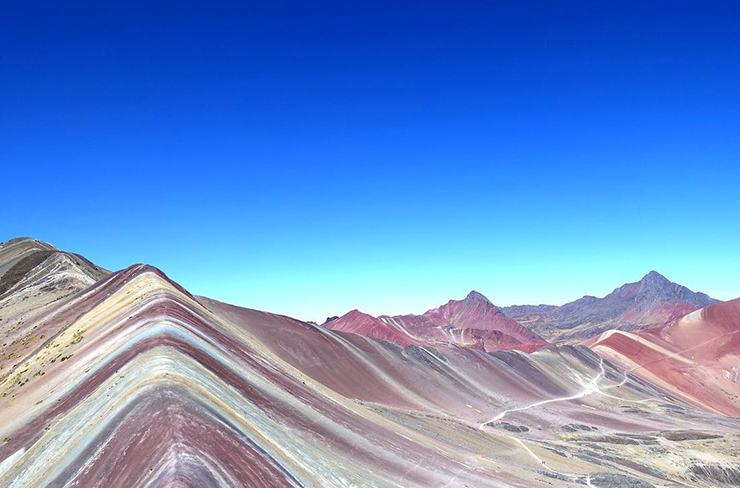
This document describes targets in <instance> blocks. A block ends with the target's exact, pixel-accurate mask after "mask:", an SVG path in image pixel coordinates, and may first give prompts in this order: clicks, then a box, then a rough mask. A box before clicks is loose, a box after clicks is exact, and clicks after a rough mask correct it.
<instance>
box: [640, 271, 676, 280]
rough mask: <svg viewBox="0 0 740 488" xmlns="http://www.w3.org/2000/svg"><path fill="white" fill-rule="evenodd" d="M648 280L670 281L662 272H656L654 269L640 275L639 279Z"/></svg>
mask: <svg viewBox="0 0 740 488" xmlns="http://www.w3.org/2000/svg"><path fill="white" fill-rule="evenodd" d="M648 280H659V281H667V282H669V283H670V280H669V279H668V278H666V277H665V276H663V275H662V274H660V273H658V272H657V271H655V270H652V271H650V272H649V273H648V274H646V275H645V276H643V277H642V279H641V280H640V281H648Z"/></svg>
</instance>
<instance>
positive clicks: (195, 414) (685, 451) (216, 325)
mask: <svg viewBox="0 0 740 488" xmlns="http://www.w3.org/2000/svg"><path fill="white" fill-rule="evenodd" d="M24 246H25V247H24V249H26V250H19V249H20V248H15V250H14V251H12V252H10V251H9V248H10V246H5V245H3V246H2V247H0V255H2V256H5V257H4V258H3V259H5V260H6V261H12V260H15V263H18V262H20V261H21V260H23V259H24V256H26V255H30V254H31V253H33V252H39V251H53V252H54V253H59V254H54V255H49V256H48V257H47V258H46V259H44V260H41V261H40V262H39V263H38V264H36V265H35V266H32V265H33V262H27V263H26V264H24V266H25V268H23V269H25V270H26V271H25V273H24V274H23V276H22V277H21V278H20V279H19V280H16V284H15V285H14V286H12V287H10V288H9V289H8V291H7V292H6V293H5V294H4V295H3V296H2V299H3V300H5V302H4V303H5V304H6V305H7V306H8V307H10V306H12V308H13V310H14V311H15V312H14V313H16V314H20V315H22V316H24V317H26V319H25V320H24V321H23V323H21V324H18V323H17V322H16V321H12V322H11V321H7V320H2V321H0V337H2V340H1V341H0V366H2V369H1V370H0V439H3V442H2V443H0V486H3V487H6V486H8V487H23V488H25V487H41V486H86V487H87V486H91V487H108V486H178V487H191V486H192V487H196V486H197V487H201V486H337V487H344V486H353V485H354V486H378V487H386V486H387V487H399V486H403V487H430V486H460V487H462V486H475V487H489V486H490V487H500V486H520V487H540V486H542V487H545V486H553V485H556V486H564V487H574V488H575V487H582V486H653V485H666V486H683V485H686V484H687V483H688V484H690V485H696V486H732V485H733V483H734V480H736V479H737V477H738V476H740V468H738V463H737V453H738V452H740V440H739V439H738V437H737V435H735V434H736V433H737V432H738V431H740V421H739V420H738V419H735V418H731V417H726V416H724V415H719V414H718V413H716V412H717V411H719V410H720V409H718V408H716V404H714V403H712V404H711V405H710V404H709V403H708V402H706V403H700V402H699V401H697V399H698V398H700V397H699V396H696V390H694V392H693V396H691V397H689V396H686V395H684V394H683V393H681V392H682V390H681V389H680V388H678V389H675V390H674V389H671V388H669V387H668V386H666V385H664V384H662V383H660V381H659V380H660V378H657V379H655V378H654V379H652V380H650V379H649V378H650V377H649V375H648V374H647V373H645V372H646V371H650V372H652V374H655V371H656V370H654V369H653V366H652V364H653V363H651V361H654V360H655V358H654V357H653V356H646V357H644V358H643V357H641V356H639V355H635V354H634V353H633V351H632V350H629V351H625V350H624V349H623V348H622V349H619V348H617V347H616V346H615V347H614V348H612V347H611V346H610V345H609V344H608V343H606V342H605V341H606V340H607V339H608V338H602V339H603V340H602V341H601V344H599V345H598V347H596V349H597V351H599V354H603V355H604V356H605V357H606V356H607V355H608V354H612V352H611V351H618V352H617V353H614V359H615V361H620V362H623V361H625V359H624V358H627V357H629V358H630V359H629V361H632V362H633V363H634V364H635V366H634V367H633V366H632V365H630V368H631V370H630V371H633V374H628V373H625V371H623V370H620V369H618V368H616V367H615V366H614V364H612V363H611V362H609V361H605V360H603V359H602V358H600V357H599V356H598V355H597V354H595V353H594V352H593V351H592V350H590V349H588V348H586V347H584V346H546V347H542V348H539V349H538V350H537V351H536V352H534V353H531V354H527V353H523V352H520V351H516V350H512V351H496V352H485V351H483V350H481V349H474V348H471V347H457V346H454V345H453V346H449V343H446V344H442V345H441V346H442V347H439V348H434V347H430V346H428V345H417V344H409V345H407V346H406V347H402V346H400V345H399V344H396V343H395V342H393V341H389V340H377V339H373V338H370V337H366V336H363V335H359V334H355V333H346V332H335V331H333V330H329V329H328V328H324V327H318V326H316V325H313V324H309V323H305V322H301V321H298V320H294V319H291V318H289V317H285V316H281V315H276V314H272V313H268V312H261V311H257V310H250V309H246V308H241V307H236V306H233V305H227V304H224V303H221V302H218V301H215V300H212V299H208V298H205V297H196V296H193V295H191V294H190V293H188V292H187V291H186V290H185V289H183V288H182V287H181V286H179V285H178V284H176V283H174V282H172V281H171V280H169V279H168V278H167V276H166V275H165V274H164V273H162V272H161V271H160V270H158V269H156V268H153V267H151V266H146V265H133V266H131V267H129V268H127V269H124V270H121V271H117V272H115V273H111V274H107V273H104V272H103V271H98V270H99V268H97V267H93V268H92V269H90V268H88V265H87V264H86V262H85V261H79V262H76V261H75V260H74V256H75V255H68V254H66V253H61V252H58V251H55V250H53V249H37V247H38V245H37V244H35V243H32V242H28V243H26V244H24ZM29 249H34V250H29ZM3 251H5V253H4V254H3ZM10 255H12V256H13V257H11V258H8V257H7V256H10ZM54 256H56V258H57V259H58V260H60V261H55V260H51V261H50V259H51V258H52V257H54ZM62 258H64V259H62ZM68 260H69V261H68ZM1 262H5V261H0V263H1ZM15 263H14V264H15ZM60 263H61V264H60ZM14 264H11V266H6V267H5V269H6V271H5V272H6V273H7V269H10V268H12V267H13V266H14ZM26 268H29V269H26ZM23 269H21V268H17V269H16V274H18V275H20V274H21V271H23ZM95 272H99V273H101V274H103V275H104V276H102V277H101V278H100V279H98V280H97V281H95V282H94V283H92V284H90V285H88V286H85V285H84V283H86V282H87V281H88V280H91V279H93V278H92V274H93V273H95ZM14 280H15V278H14ZM70 280H71V281H70ZM39 283H45V285H42V286H41V287H36V286H37V285H35V284H39ZM59 283H67V284H73V285H74V286H72V285H68V286H66V287H57V286H56V285H55V284H59ZM48 284H53V285H54V288H55V289H54V290H52V289H50V288H49V289H46V290H44V289H43V287H44V286H47V285H48ZM73 288H74V289H73ZM60 290H61V292H60ZM47 294H48V295H47ZM62 295H63V296H62ZM24 297H29V298H27V299H24ZM41 297H46V298H41ZM468 298H469V300H468ZM468 298H466V299H465V300H461V301H452V302H450V303H448V304H446V305H444V306H442V307H440V308H438V309H434V310H432V311H429V312H428V315H427V314H425V316H426V318H425V319H420V321H421V323H428V324H431V325H430V326H432V327H436V326H435V325H434V324H437V323H442V322H444V323H449V325H455V326H459V324H461V323H464V322H465V321H466V320H468V317H471V316H472V317H476V320H478V321H479V323H481V324H483V325H480V326H479V327H481V328H480V329H478V330H481V331H486V330H491V331H498V330H500V328H501V327H502V326H501V324H509V322H507V321H502V319H501V317H500V312H498V313H497V311H496V310H493V309H492V308H491V307H492V305H491V306H489V305H487V304H486V303H484V302H483V301H482V298H481V297H479V296H476V295H473V296H470V297H468ZM486 302H487V300H486ZM489 303H490V302H489ZM722 305H724V304H722ZM714 307H719V306H714ZM493 308H495V307H493ZM3 310H4V309H3ZM705 310H706V314H704V315H702V316H701V317H702V320H699V321H693V322H686V324H685V325H681V327H680V330H679V329H676V330H677V331H678V332H676V331H674V332H672V333H671V334H673V335H671V336H670V337H669V338H667V339H665V341H664V343H663V345H664V346H665V344H667V342H669V341H672V342H674V343H676V344H684V343H686V342H688V343H690V342H692V337H694V338H695V337H696V334H700V335H701V334H702V330H703V329H704V328H707V330H708V331H710V332H711V333H712V334H714V335H711V337H715V336H717V337H720V336H722V335H723V334H724V336H723V337H725V338H726V339H729V337H734V335H728V334H732V331H733V330H737V328H738V325H737V316H736V314H733V313H729V312H726V311H724V309H715V308H713V307H709V308H707V309H705ZM0 313H4V312H3V311H1V310H0ZM353 315H354V317H353V320H355V321H356V322H358V323H359V324H360V325H361V326H362V327H366V328H369V330H375V329H374V328H376V327H377V328H381V327H384V326H385V325H388V324H387V323H386V322H385V321H383V320H380V319H374V321H368V320H367V319H366V318H365V317H363V316H361V315H360V314H359V313H355V314H353ZM395 319H397V320H401V319H400V318H395ZM687 319H688V318H687ZM687 319H684V320H687ZM337 320H338V319H337ZM406 320H410V319H406ZM378 322H379V323H378ZM681 323H682V324H683V321H682V322H681ZM486 327H487V328H486ZM378 330H386V331H388V330H389V331H390V332H393V331H394V330H398V329H395V328H394V329H378ZM465 330H466V337H467V333H468V332H467V331H468V329H467V328H465ZM712 331H714V332H712ZM666 334H668V332H666ZM666 337H668V336H666ZM708 337H709V336H708ZM693 341H694V342H695V340H693ZM714 344H715V345H721V349H722V350H723V351H726V352H725V353H723V354H721V355H718V356H715V355H712V356H711V357H710V356H705V355H704V354H705V353H706V354H708V351H709V349H706V350H704V353H702V354H699V355H697V356H696V358H695V359H694V360H695V361H704V360H705V359H711V360H716V361H715V363H712V364H719V365H720V366H721V367H723V368H729V369H730V371H734V369H733V368H734V367H735V366H738V367H740V365H736V358H737V357H738V356H737V347H738V346H737V343H736V342H734V341H732V340H725V339H717V340H716V341H715V342H714ZM681 347H683V346H681ZM653 349H655V348H653ZM637 350H639V347H638V348H637ZM733 351H734V352H733ZM680 354H681V355H682V356H685V358H690V356H689V354H690V352H689V351H683V352H680ZM718 358H719V359H718ZM643 360H645V361H646V362H645V363H642V361H643ZM733 361H735V362H733ZM682 364H685V363H682ZM733 365H734V366H733ZM713 367H719V366H713ZM713 371H714V372H715V373H719V370H717V369H714V370H713ZM666 377H667V378H669V380H668V381H669V382H670V384H671V385H674V383H675V382H676V381H677V380H675V379H674V378H673V377H670V376H666ZM730 378H731V379H732V378H734V377H733V376H731V377H730ZM711 380H712V377H711V375H707V376H706V377H705V378H704V379H703V381H704V383H703V384H702V385H701V386H700V387H697V388H700V389H701V388H704V389H706V390H710V389H712V388H714V386H715V383H713V382H712V381H711ZM733 381H734V380H733ZM720 386H721V385H720ZM701 398H706V395H705V396H702V397H701ZM728 398H729V397H728ZM697 407H701V408H697Z"/></svg>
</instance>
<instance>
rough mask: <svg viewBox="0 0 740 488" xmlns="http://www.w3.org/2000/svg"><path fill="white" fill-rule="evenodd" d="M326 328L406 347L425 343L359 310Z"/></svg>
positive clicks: (331, 322)
mask: <svg viewBox="0 0 740 488" xmlns="http://www.w3.org/2000/svg"><path fill="white" fill-rule="evenodd" d="M324 327H326V328H327V329H331V330H334V331H337V332H350V333H352V334H361V335H364V336H367V337H374V338H375V339H382V340H384V341H393V342H395V343H397V344H400V345H402V346H404V347H405V346H409V345H411V344H415V345H421V344H423V343H424V342H422V341H418V340H416V339H413V338H412V337H410V336H409V335H407V334H405V333H403V332H401V331H400V330H398V329H397V328H395V327H393V326H392V325H389V324H387V323H385V322H383V321H381V320H379V319H376V318H375V317H373V316H372V315H368V314H366V313H363V312H360V311H359V310H352V311H350V312H347V313H346V314H344V315H343V316H341V317H339V318H336V319H333V320H329V321H327V322H326V323H325V324H324Z"/></svg>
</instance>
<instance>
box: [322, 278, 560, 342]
mask: <svg viewBox="0 0 740 488" xmlns="http://www.w3.org/2000/svg"><path fill="white" fill-rule="evenodd" d="M323 326H324V327H326V328H328V329H331V330H335V331H340V332H351V333H355V334H362V335H365V336H368V337H374V338H376V339H385V340H390V341H394V342H396V343H398V344H401V345H402V346H406V345H410V344H415V345H420V344H426V345H432V346H449V345H456V346H462V347H470V348H473V349H483V350H485V351H503V350H512V349H516V350H520V351H524V352H533V351H536V350H537V349H539V348H541V347H543V346H545V345H547V342H546V341H545V340H543V339H542V338H541V337H539V336H538V335H536V334H534V333H533V332H531V331H529V330H527V329H526V328H524V327H522V326H521V325H520V324H519V323H518V322H516V321H515V320H512V319H510V318H508V317H507V316H506V315H504V314H503V312H501V310H500V309H499V308H498V307H496V306H495V305H494V304H493V303H491V302H490V301H489V300H488V299H487V298H486V297H485V296H483V295H482V294H480V293H478V292H476V291H471V292H470V293H469V294H468V296H467V297H465V298H464V299H463V300H450V301H449V302H447V303H446V304H444V305H442V306H440V307H438V308H434V309H431V310H428V311H427V312H425V313H424V314H423V315H395V316H388V315H381V316H380V317H378V318H375V317H372V316H370V315H367V314H363V313H361V312H358V311H357V310H353V311H352V312H349V313H347V314H346V315H344V316H342V317H339V318H337V319H333V320H329V321H327V322H326V323H324V325H323Z"/></svg>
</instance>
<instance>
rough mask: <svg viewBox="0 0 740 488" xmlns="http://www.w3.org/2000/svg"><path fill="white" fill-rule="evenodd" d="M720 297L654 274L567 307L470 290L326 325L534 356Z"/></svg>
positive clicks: (401, 340) (404, 341) (659, 321)
mask: <svg viewBox="0 0 740 488" xmlns="http://www.w3.org/2000/svg"><path fill="white" fill-rule="evenodd" d="M717 302H718V300H715V299H714V298H711V297H709V296H708V295H706V294H704V293H695V292H692V291H691V290H689V289H688V288H686V287H685V286H681V285H678V284H676V283H672V282H671V281H669V280H668V279H667V278H665V277H664V276H663V275H661V274H660V273H658V272H656V271H651V272H650V273H648V274H647V275H645V276H644V277H643V278H642V279H641V280H640V281H637V282H634V283H627V284H625V285H622V286H620V287H619V288H617V289H615V290H614V291H613V292H612V293H610V294H609V295H607V296H605V297H603V298H597V297H594V296H585V297H583V298H580V299H578V300H575V301H573V302H570V303H566V304H565V305H562V306H556V305H514V306H509V307H497V306H495V305H494V304H493V303H491V301H490V300H488V299H487V298H486V297H485V296H483V295H482V294H480V293H478V292H476V291H472V292H470V293H469V294H468V296H467V297H465V298H464V299H463V300H450V301H449V302H448V303H446V304H445V305H442V306H440V307H438V308H434V309H431V310H428V311H426V312H424V313H423V314H422V315H395V316H388V315H381V316H379V317H373V316H371V315H368V314H365V313H363V312H360V311H358V310H352V311H351V312H348V313H347V314H345V315H343V316H341V317H331V318H329V319H327V321H326V322H325V323H324V324H323V326H324V327H326V328H329V329H331V330H336V331H340V332H351V333H356V334H363V335H366V336H369V337H375V338H377V339H384V340H390V341H394V342H397V343H398V344H401V345H404V346H406V345H410V344H416V345H420V344H426V345H456V346H461V347H472V348H475V349H483V350H486V351H497V350H510V349H517V350H520V351H524V352H532V351H536V350H537V349H539V348H541V347H543V346H544V345H546V344H547V342H548V341H549V342H571V343H577V342H580V341H582V340H584V339H588V338H589V337H593V336H595V335H598V334H600V333H601V332H604V331H605V330H610V329H618V330H628V331H633V330H639V329H644V328H649V327H655V326H658V325H663V324H666V323H669V322H672V321H674V320H676V319H678V318H681V317H683V316H684V315H686V314H688V313H691V312H693V311H694V310H697V309H699V308H703V307H706V306H707V305H711V304H713V303H717Z"/></svg>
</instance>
